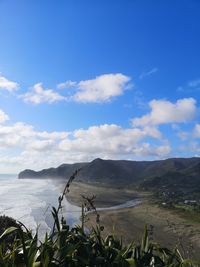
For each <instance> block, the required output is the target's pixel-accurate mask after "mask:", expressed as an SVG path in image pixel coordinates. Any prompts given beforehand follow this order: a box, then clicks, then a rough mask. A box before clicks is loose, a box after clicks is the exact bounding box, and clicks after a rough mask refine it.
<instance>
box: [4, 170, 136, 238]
mask: <svg viewBox="0 0 200 267" xmlns="http://www.w3.org/2000/svg"><path fill="white" fill-rule="evenodd" d="M65 183H66V181H64V180H51V179H41V180H40V179H18V178H17V176H16V175H3V176H2V175H0V215H6V216H10V217H13V218H14V219H16V220H17V221H21V222H22V223H23V224H25V225H26V227H27V228H29V229H32V230H33V232H34V230H35V229H36V228H37V227H38V226H39V234H40V236H41V237H42V236H44V234H45V233H46V232H50V231H51V229H52V225H53V218H52V215H51V210H52V206H54V207H56V208H57V207H58V197H59V196H60V195H61V194H62V190H63V188H64V186H65ZM140 202H141V200H138V199H133V200H130V201H127V202H125V203H122V204H120V205H116V206H112V207H106V208H97V210H98V211H103V210H113V209H123V208H130V207H134V206H136V205H137V204H139V203H140ZM62 214H63V216H64V218H65V219H66V221H67V224H69V225H70V226H73V225H75V224H78V223H80V215H81V208H80V207H77V206H75V205H72V204H71V203H69V202H68V201H67V199H66V198H64V200H63V208H62Z"/></svg>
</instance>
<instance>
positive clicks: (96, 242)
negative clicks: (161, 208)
mask: <svg viewBox="0 0 200 267" xmlns="http://www.w3.org/2000/svg"><path fill="white" fill-rule="evenodd" d="M53 212H54V216H56V217H58V214H56V210H54V211H53ZM59 223H60V222H59ZM57 228H58V229H56V230H55V232H54V233H53V236H52V235H48V234H46V236H45V238H44V240H43V241H42V242H40V241H39V240H38V236H37V233H36V234H35V235H34V236H32V234H31V233H30V232H27V230H24V231H22V229H21V228H16V227H11V228H8V229H7V230H6V231H5V232H4V233H3V235H1V237H0V266H1V267H12V266H13V267H14V266H16V267H19V266H26V267H37V266H38V267H56V266H59V267H65V266H69V267H83V266H85V267H86V266H88V267H89V266H90V267H92V266H94V267H117V266H118V267H126V266H127V267H128V266H134V267H143V266H144V267H147V266H155V267H163V266H166V267H167V266H168V267H181V266H200V265H199V263H195V262H192V261H190V260H186V259H183V258H182V256H181V255H180V253H179V251H178V250H177V249H175V250H174V251H170V250H168V249H166V248H161V247H160V246H158V245H157V244H154V243H152V242H149V238H148V232H147V229H146V228H145V231H144V236H143V238H142V241H141V244H134V243H132V244H130V245H129V246H123V244H122V242H120V241H119V240H118V239H117V238H116V237H115V236H114V235H109V236H107V237H106V238H103V237H102V229H103V228H102V227H97V228H94V229H92V230H91V232H90V233H89V234H86V233H85V232H84V231H83V229H82V228H81V227H80V226H75V227H73V228H72V229H70V228H69V226H68V225H66V224H65V223H60V226H59V227H57ZM13 233H18V234H19V235H18V238H16V239H15V240H14V241H13V243H12V246H11V247H10V248H9V249H6V250H5V249H4V243H3V240H4V238H6V237H8V236H9V235H10V234H13Z"/></svg>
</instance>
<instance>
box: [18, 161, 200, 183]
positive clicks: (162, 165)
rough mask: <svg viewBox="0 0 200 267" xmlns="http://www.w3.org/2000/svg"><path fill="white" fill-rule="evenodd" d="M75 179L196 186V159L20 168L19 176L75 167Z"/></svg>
mask: <svg viewBox="0 0 200 267" xmlns="http://www.w3.org/2000/svg"><path fill="white" fill-rule="evenodd" d="M79 168H81V171H80V173H79V175H78V177H77V178H76V180H80V181H84V182H95V183H106V184H113V185H129V184H140V185H144V187H152V188H153V187H161V186H172V185H173V186H174V187H176V186H177V185H178V186H183V187H185V186H186V184H187V186H190V185H191V186H192V187H194V186H197V187H198V188H199V185H200V158H170V159H166V160H158V161H128V160H102V159H99V158H98V159H95V160H93V161H91V162H88V163H75V164H62V165H61V166H59V167H58V168H50V169H44V170H41V171H38V172H36V171H33V170H24V171H22V172H20V173H19V178H54V179H56V178H69V177H70V175H71V174H72V173H73V172H74V171H75V170H77V169H79Z"/></svg>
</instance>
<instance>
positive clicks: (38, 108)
mask: <svg viewBox="0 0 200 267" xmlns="http://www.w3.org/2000/svg"><path fill="white" fill-rule="evenodd" d="M0 32H1V40H0V172H8V173H9V172H18V171H20V170H21V169H23V168H34V169H41V168H47V167H50V166H57V165H59V164H61V163H63V162H76V161H88V160H92V159H94V158H96V157H101V158H112V159H133V160H153V159H163V158H168V157H190V156H199V154H200V144H199V138H200V121H199V115H200V114H199V105H200V63H199V62H200V49H199V47H200V2H199V1H197V0H187V1H186V0H180V1H178V0H175V1H170V0H169V1H158V0H157V1H156V0H152V1H147V0H146V1H142V0H140V1H139V0H135V1H131V0H125V1H122V0H117V1H114V0H110V1H105V0H102V1H97V0H95V1H94V0H93V1H92V0H86V1H78V0H77V1H76V0H75V1H74V0H73V1H70V0H68V1H53V0H52V1H45V0H44V1H39V0H34V1H31V0H30V1H23V0H19V1H11V0H6V1H5V0H0Z"/></svg>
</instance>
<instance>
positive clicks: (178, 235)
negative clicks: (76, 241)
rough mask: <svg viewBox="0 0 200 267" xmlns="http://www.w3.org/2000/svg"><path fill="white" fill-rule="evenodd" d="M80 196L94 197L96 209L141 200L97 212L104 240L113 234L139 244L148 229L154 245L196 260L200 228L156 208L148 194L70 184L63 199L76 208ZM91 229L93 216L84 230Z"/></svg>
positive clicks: (164, 209) (197, 224)
mask: <svg viewBox="0 0 200 267" xmlns="http://www.w3.org/2000/svg"><path fill="white" fill-rule="evenodd" d="M81 194H84V195H92V194H95V195H97V201H96V207H105V206H106V207H108V206H113V205H117V204H121V203H124V202H126V201H128V200H130V199H134V198H141V200H142V203H140V204H139V205H137V206H135V207H132V208H124V209H119V210H109V211H101V212H99V213H100V224H101V225H103V226H104V231H103V235H104V236H106V235H107V234H109V233H113V232H114V233H115V234H116V235H117V236H118V237H119V238H121V237H122V240H123V242H124V243H125V244H127V243H130V242H131V241H133V240H134V241H140V240H141V238H142V235H143V232H144V227H145V225H147V227H148V229H151V231H150V232H151V233H152V234H151V235H150V237H151V238H152V239H153V241H154V242H158V243H159V244H160V245H162V246H164V247H165V246H166V247H170V248H174V247H175V246H178V248H179V249H180V250H181V251H182V253H184V254H185V257H195V258H196V259H200V253H199V252H198V251H199V249H200V224H199V223H195V222H194V221H190V220H189V218H184V217H182V216H180V215H179V214H176V212H175V211H172V210H169V209H166V208H162V207H159V206H158V205H157V204H155V203H154V202H153V201H152V199H151V196H150V194H149V193H144V192H142V193H140V192H137V191H135V190H131V189H122V188H120V189H117V188H114V189H113V188H111V187H102V186H99V185H98V186H97V185H88V184H80V183H74V184H73V186H72V187H71V189H70V194H69V195H68V197H67V198H68V199H69V201H71V202H73V203H76V204H79V205H80V203H81V196H80V195H81ZM95 225H96V216H95V214H94V213H93V214H89V215H88V221H87V227H88V228H91V227H95Z"/></svg>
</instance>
